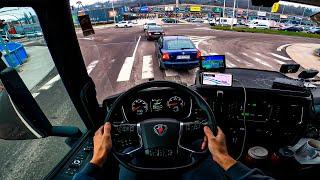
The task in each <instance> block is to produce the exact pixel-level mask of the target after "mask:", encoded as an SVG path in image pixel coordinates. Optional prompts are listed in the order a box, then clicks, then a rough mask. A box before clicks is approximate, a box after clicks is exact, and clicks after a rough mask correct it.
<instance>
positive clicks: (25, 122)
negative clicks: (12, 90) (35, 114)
mask: <svg viewBox="0 0 320 180" xmlns="http://www.w3.org/2000/svg"><path fill="white" fill-rule="evenodd" d="M9 100H10V102H11V104H12V107H13V109H14V111H15V112H16V114H17V115H18V117H19V118H20V120H21V121H22V123H23V124H24V125H25V126H26V127H27V128H28V129H29V130H30V131H31V132H32V134H33V135H35V136H36V137H37V138H39V139H40V138H41V137H42V136H41V135H40V134H39V133H38V132H37V131H35V130H34V129H33V128H32V127H31V126H30V125H29V123H27V121H26V120H25V119H24V118H23V117H22V115H21V114H20V111H19V110H17V108H16V106H15V105H14V103H13V102H12V99H11V97H10V96H9Z"/></svg>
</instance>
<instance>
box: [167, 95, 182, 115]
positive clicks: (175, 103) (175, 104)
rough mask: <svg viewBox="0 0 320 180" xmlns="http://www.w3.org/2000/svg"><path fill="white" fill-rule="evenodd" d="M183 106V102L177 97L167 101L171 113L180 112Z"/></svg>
mask: <svg viewBox="0 0 320 180" xmlns="http://www.w3.org/2000/svg"><path fill="white" fill-rule="evenodd" d="M184 105H185V104H184V101H183V100H182V98H181V97H179V96H173V97H171V98H170V99H169V100H168V101H167V106H168V108H169V109H170V110H172V111H173V112H180V111H181V110H182V108H183V107H184Z"/></svg>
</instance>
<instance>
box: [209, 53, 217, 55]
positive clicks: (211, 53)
mask: <svg viewBox="0 0 320 180" xmlns="http://www.w3.org/2000/svg"><path fill="white" fill-rule="evenodd" d="M209 55H219V54H218V53H215V52H211V53H209Z"/></svg>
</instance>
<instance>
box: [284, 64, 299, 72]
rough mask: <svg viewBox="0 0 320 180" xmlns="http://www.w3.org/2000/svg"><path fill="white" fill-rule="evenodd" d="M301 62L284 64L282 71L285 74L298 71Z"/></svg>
mask: <svg viewBox="0 0 320 180" xmlns="http://www.w3.org/2000/svg"><path fill="white" fill-rule="evenodd" d="M299 68H300V64H282V65H281V67H280V72H281V73H283V74H287V73H296V72H298V71H299Z"/></svg>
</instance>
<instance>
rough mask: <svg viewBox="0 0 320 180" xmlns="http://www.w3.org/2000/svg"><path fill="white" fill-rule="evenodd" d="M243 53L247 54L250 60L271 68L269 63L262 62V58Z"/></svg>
mask: <svg viewBox="0 0 320 180" xmlns="http://www.w3.org/2000/svg"><path fill="white" fill-rule="evenodd" d="M242 54H243V55H245V56H247V57H248V58H251V59H252V60H254V61H256V62H257V63H260V64H262V65H265V66H267V67H269V68H273V67H272V66H271V65H270V64H268V63H266V62H264V61H263V60H261V59H259V58H256V57H252V56H249V55H248V54H247V53H242Z"/></svg>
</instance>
